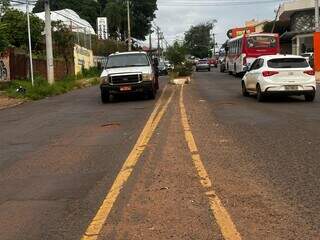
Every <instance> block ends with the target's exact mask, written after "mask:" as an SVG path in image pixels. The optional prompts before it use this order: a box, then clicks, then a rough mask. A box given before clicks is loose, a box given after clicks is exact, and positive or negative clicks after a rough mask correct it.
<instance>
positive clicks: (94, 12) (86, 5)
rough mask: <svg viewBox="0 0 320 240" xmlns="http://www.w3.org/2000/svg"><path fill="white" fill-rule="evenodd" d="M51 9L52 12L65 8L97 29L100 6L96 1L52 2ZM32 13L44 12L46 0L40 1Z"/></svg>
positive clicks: (56, 0) (67, 0)
mask: <svg viewBox="0 0 320 240" xmlns="http://www.w3.org/2000/svg"><path fill="white" fill-rule="evenodd" d="M50 8H51V10H52V11H55V10H61V9H65V8H68V9H71V10H73V11H75V12H76V13H78V14H79V16H80V17H81V18H83V19H85V20H87V21H88V22H89V23H90V24H91V26H92V27H93V28H95V29H96V25H97V24H96V22H97V17H99V15H100V5H99V3H98V2H97V1H95V0H51V1H50ZM32 11H33V12H34V13H37V12H43V11H44V0H39V1H38V2H37V3H36V5H35V7H34V8H33V10H32Z"/></svg>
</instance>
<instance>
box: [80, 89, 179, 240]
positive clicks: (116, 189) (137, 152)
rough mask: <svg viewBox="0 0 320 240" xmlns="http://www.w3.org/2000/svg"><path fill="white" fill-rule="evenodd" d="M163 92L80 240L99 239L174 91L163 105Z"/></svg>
mask: <svg viewBox="0 0 320 240" xmlns="http://www.w3.org/2000/svg"><path fill="white" fill-rule="evenodd" d="M165 92H166V88H165V89H164V90H163V93H162V95H161V97H160V99H159V100H158V102H157V104H156V106H155V108H154V110H153V112H152V113H151V115H150V117H149V119H148V121H147V123H146V125H145V127H144V129H143V131H142V133H141V134H140V136H139V138H138V141H137V143H136V144H135V146H134V147H133V150H132V151H131V152H130V154H129V156H128V158H127V160H126V161H125V162H124V164H123V166H122V168H121V170H120V172H119V174H118V175H117V177H116V179H115V181H114V183H113V184H112V187H111V189H110V190H109V192H108V194H107V196H106V198H105V199H104V201H103V203H102V205H101V207H100V208H99V210H98V212H97V213H96V215H95V217H94V218H93V220H92V221H91V223H90V225H89V226H88V228H87V230H86V232H85V234H84V235H83V236H82V238H81V239H82V240H96V239H97V238H98V237H99V234H100V232H101V230H102V228H103V225H104V223H105V222H106V220H107V218H108V216H109V214H110V211H111V209H112V207H113V204H114V203H115V201H116V200H117V198H118V196H119V194H120V191H121V189H122V188H123V186H124V185H125V183H126V182H127V181H128V179H129V177H130V175H131V173H132V171H133V169H134V167H135V166H136V164H137V162H138V160H139V158H140V156H141V154H142V153H143V151H144V150H145V148H146V146H147V144H148V142H149V140H150V138H151V137H152V134H153V132H154V130H155V129H156V127H157V126H158V124H159V122H160V120H161V118H162V117H163V115H164V113H165V112H166V110H167V108H168V105H169V103H170V102H171V100H172V97H173V94H174V91H172V93H171V95H170V97H169V98H168V100H167V101H166V102H165V103H163V102H164V98H165V97H164V96H165V94H164V93H165Z"/></svg>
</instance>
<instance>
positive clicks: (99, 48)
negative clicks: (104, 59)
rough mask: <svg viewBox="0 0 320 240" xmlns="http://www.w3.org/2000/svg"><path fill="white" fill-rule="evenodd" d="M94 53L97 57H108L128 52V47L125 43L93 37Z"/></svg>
mask: <svg viewBox="0 0 320 240" xmlns="http://www.w3.org/2000/svg"><path fill="white" fill-rule="evenodd" d="M92 51H93V54H94V55H95V56H108V55H110V54H111V53H115V52H124V51H127V45H126V44H125V43H124V42H119V41H115V40H112V39H108V40H100V39H98V37H97V36H92Z"/></svg>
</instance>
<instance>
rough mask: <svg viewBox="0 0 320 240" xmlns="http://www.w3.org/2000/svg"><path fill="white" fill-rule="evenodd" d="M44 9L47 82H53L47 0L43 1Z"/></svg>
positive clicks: (49, 19) (49, 17) (49, 18)
mask: <svg viewBox="0 0 320 240" xmlns="http://www.w3.org/2000/svg"><path fill="white" fill-rule="evenodd" d="M44 11H45V32H46V53H47V76H48V82H49V84H53V83H54V67H53V51H52V35H51V16H50V14H51V13H50V5H49V0H45V1H44Z"/></svg>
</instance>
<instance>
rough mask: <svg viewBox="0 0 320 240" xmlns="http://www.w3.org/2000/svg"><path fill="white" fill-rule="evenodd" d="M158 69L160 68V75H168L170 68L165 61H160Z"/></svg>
mask: <svg viewBox="0 0 320 240" xmlns="http://www.w3.org/2000/svg"><path fill="white" fill-rule="evenodd" d="M158 69H159V75H160V76H164V75H168V68H167V65H166V64H165V63H164V62H160V63H159V66H158Z"/></svg>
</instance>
